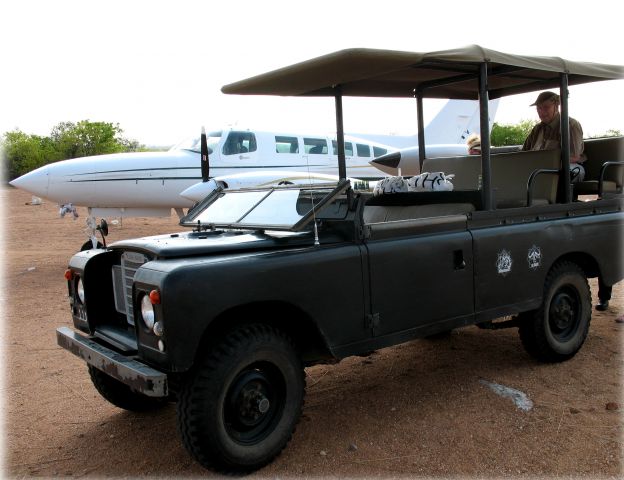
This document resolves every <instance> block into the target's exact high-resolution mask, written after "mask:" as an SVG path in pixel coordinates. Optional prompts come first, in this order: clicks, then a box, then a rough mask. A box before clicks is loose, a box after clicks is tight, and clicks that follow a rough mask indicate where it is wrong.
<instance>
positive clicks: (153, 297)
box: [149, 290, 160, 305]
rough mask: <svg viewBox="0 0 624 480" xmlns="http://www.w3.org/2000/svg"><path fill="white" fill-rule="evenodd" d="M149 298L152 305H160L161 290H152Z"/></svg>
mask: <svg viewBox="0 0 624 480" xmlns="http://www.w3.org/2000/svg"><path fill="white" fill-rule="evenodd" d="M149 299H150V302H152V305H160V292H159V291H158V290H152V291H151V292H150V293H149Z"/></svg>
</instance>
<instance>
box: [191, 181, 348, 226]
mask: <svg viewBox="0 0 624 480" xmlns="http://www.w3.org/2000/svg"><path fill="white" fill-rule="evenodd" d="M350 186H351V183H350V182H349V180H348V179H344V180H341V181H339V182H338V183H337V184H335V183H319V184H313V185H276V186H273V187H256V188H241V189H236V190H228V189H223V188H221V187H219V188H217V189H216V190H214V191H213V192H212V193H211V194H210V195H208V196H207V197H206V198H205V199H204V200H202V201H201V202H200V203H198V204H197V205H196V206H194V207H193V208H191V209H190V210H189V211H188V213H187V214H186V215H185V216H184V217H182V218H181V219H180V225H181V226H183V227H196V228H198V229H199V230H200V231H201V230H211V229H214V228H217V227H218V228H227V229H236V230H276V231H290V232H300V231H302V230H303V229H304V228H305V227H306V226H307V225H308V224H309V223H310V221H311V220H313V219H315V218H316V217H317V216H319V213H320V212H321V211H322V210H323V209H324V208H325V207H326V206H328V205H329V204H331V202H332V201H334V200H335V199H336V198H337V197H339V196H340V195H342V194H344V193H345V192H346V191H347V190H348V189H349V188H350ZM329 189H331V190H329ZM291 190H297V191H299V192H305V191H310V192H313V191H318V190H329V191H328V193H327V194H326V195H325V196H324V197H323V198H321V200H320V201H319V202H318V203H316V204H315V205H314V207H313V208H311V209H310V210H309V211H308V212H307V213H305V214H304V215H303V216H302V217H301V218H300V219H299V220H298V221H297V222H295V223H294V224H292V225H288V226H286V225H283V224H269V223H266V224H264V223H262V224H252V223H238V222H240V221H242V220H244V219H245V218H246V217H247V216H248V215H250V214H251V213H252V212H253V211H254V209H256V207H258V206H259V205H261V204H262V203H263V202H264V201H265V200H266V199H267V198H269V197H270V196H271V195H272V194H273V193H274V192H280V191H291ZM249 192H259V193H262V194H263V195H262V198H260V200H259V201H257V202H255V203H254V204H250V205H249V208H248V209H247V210H246V211H245V213H244V215H242V216H241V217H240V218H239V219H238V220H237V221H236V222H214V223H200V222H199V221H198V217H199V216H200V215H201V214H202V213H203V212H204V211H205V210H207V209H208V208H209V207H210V206H211V205H213V204H214V203H215V202H217V201H218V200H220V199H221V198H223V197H224V196H226V195H240V194H243V193H249Z"/></svg>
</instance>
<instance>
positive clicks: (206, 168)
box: [201, 127, 210, 182]
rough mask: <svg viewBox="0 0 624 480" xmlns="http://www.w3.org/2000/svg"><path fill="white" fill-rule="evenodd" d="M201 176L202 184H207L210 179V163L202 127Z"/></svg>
mask: <svg viewBox="0 0 624 480" xmlns="http://www.w3.org/2000/svg"><path fill="white" fill-rule="evenodd" d="M201 174H202V182H207V181H208V179H209V178H210V162H209V161H208V140H207V139H206V129H205V128H204V127H202V133H201Z"/></svg>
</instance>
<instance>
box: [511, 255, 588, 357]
mask: <svg viewBox="0 0 624 480" xmlns="http://www.w3.org/2000/svg"><path fill="white" fill-rule="evenodd" d="M590 320H591V293H590V289H589V284H588V283H587V278H586V277H585V273H584V272H583V270H582V269H581V268H580V267H578V266H577V265H576V264H574V263H570V262H562V263H559V264H557V265H555V266H554V267H553V268H552V270H551V271H550V272H549V273H548V276H547V277H546V283H545V285H544V298H543V301H542V305H541V307H540V308H539V309H537V310H535V311H533V312H526V313H523V314H522V315H520V318H519V321H520V326H519V333H520V339H521V341H522V344H523V345H524V348H525V349H526V350H527V352H529V353H530V354H531V355H532V356H533V357H535V358H536V359H538V360H540V361H543V362H562V361H564V360H568V359H569V358H572V357H573V356H574V355H575V354H576V352H578V351H579V350H580V349H581V346H582V345H583V343H584V342H585V338H586V337H587V333H588V331H589V323H590Z"/></svg>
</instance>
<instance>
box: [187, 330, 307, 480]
mask: <svg viewBox="0 0 624 480" xmlns="http://www.w3.org/2000/svg"><path fill="white" fill-rule="evenodd" d="M304 395H305V378H304V371H303V365H302V363H301V360H300V358H299V356H298V354H297V352H296V350H295V347H294V345H293V343H292V341H291V340H290V339H289V338H288V337H287V336H286V335H284V334H283V333H281V332H280V331H279V330H276V329H274V328H272V327H270V326H267V325H248V326H244V327H240V328H238V329H236V330H234V331H232V332H231V333H229V334H228V335H226V336H225V337H223V338H222V339H221V340H220V341H219V342H218V343H215V344H214V346H213V348H211V349H210V351H209V353H208V354H207V355H206V356H205V358H204V359H202V360H201V361H200V364H199V365H198V368H197V370H196V372H195V374H194V375H193V377H192V378H191V379H190V380H189V381H188V382H187V383H186V384H185V386H184V387H183V388H182V391H181V393H180V397H179V401H178V428H179V431H180V435H181V437H182V441H183V442H184V445H185V446H186V448H187V449H188V451H189V452H190V453H191V455H192V456H193V457H194V458H195V459H196V460H197V461H198V462H199V463H201V464H202V465H203V466H204V467H206V468H211V469H214V470H217V471H220V472H224V473H229V474H233V473H245V472H249V471H252V470H256V469H258V468H260V467H262V466H264V465H266V464H267V463H269V462H270V461H271V460H272V459H273V458H275V457H276V456H277V455H278V454H279V453H280V452H281V451H282V450H283V449H284V447H285V446H286V445H287V444H288V442H289V441H290V438H291V437H292V434H293V432H294V430H295V427H296V425H297V423H298V421H299V417H300V416H301V409H302V406H303V398H304Z"/></svg>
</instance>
